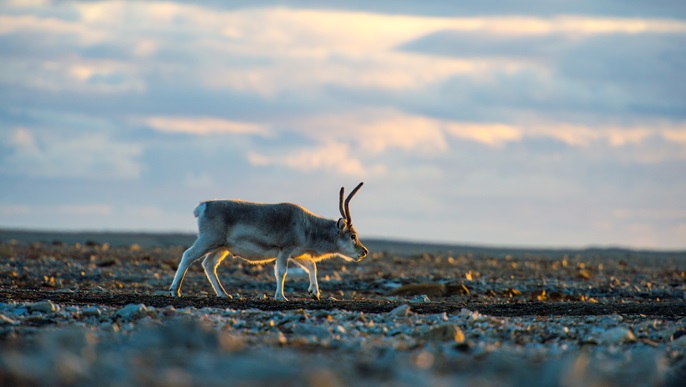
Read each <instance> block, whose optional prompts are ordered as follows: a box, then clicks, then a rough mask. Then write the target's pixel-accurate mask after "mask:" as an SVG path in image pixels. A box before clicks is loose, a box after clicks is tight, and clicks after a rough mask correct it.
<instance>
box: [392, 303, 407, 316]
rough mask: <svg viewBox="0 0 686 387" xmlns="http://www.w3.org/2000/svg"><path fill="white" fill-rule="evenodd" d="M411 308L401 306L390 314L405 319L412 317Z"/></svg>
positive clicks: (405, 305)
mask: <svg viewBox="0 0 686 387" xmlns="http://www.w3.org/2000/svg"><path fill="white" fill-rule="evenodd" d="M410 312H411V311H410V306H409V305H407V304H403V305H400V306H398V307H396V308H395V309H393V310H391V311H390V312H388V314H390V315H391V316H396V317H405V316H409V315H410Z"/></svg>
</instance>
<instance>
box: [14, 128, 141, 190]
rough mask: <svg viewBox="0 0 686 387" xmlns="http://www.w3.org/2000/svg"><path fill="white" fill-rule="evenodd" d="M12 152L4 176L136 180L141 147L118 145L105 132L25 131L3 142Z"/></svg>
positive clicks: (22, 130)
mask: <svg viewBox="0 0 686 387" xmlns="http://www.w3.org/2000/svg"><path fill="white" fill-rule="evenodd" d="M6 143H7V145H9V147H10V149H11V151H10V152H9V154H7V155H5V156H4V157H3V163H2V167H1V168H0V171H1V172H2V173H3V174H5V175H26V176H31V177H36V178H67V179H93V180H107V179H117V180H120V179H136V178H138V177H139V176H140V174H141V166H140V165H139V163H138V162H137V160H136V159H137V158H138V157H139V156H140V155H141V153H142V151H143V148H142V146H141V145H138V144H133V143H124V142H118V141H116V140H115V139H113V138H111V137H109V136H108V135H106V134H105V133H86V134H80V135H74V136H65V137H63V136H60V135H59V134H57V133H54V132H52V133H51V132H50V131H40V137H37V136H36V134H35V133H34V132H33V131H31V130H30V129H27V128H18V129H15V130H14V131H13V134H12V135H11V137H10V140H9V141H6Z"/></svg>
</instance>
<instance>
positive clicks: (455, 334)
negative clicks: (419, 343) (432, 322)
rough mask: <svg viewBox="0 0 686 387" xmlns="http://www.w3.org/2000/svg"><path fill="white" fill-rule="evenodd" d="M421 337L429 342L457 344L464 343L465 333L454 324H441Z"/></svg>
mask: <svg viewBox="0 0 686 387" xmlns="http://www.w3.org/2000/svg"><path fill="white" fill-rule="evenodd" d="M421 337H422V338H423V339H425V340H429V341H450V342H454V343H456V344H459V343H463V342H464V332H462V329H460V328H459V327H458V326H457V325H454V324H441V325H438V326H436V327H432V328H431V329H429V331H428V332H426V333H424V334H423V335H422V336H421Z"/></svg>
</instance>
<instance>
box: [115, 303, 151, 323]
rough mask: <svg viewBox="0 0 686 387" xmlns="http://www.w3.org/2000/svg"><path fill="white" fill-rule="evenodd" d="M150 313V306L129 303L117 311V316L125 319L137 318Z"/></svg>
mask: <svg viewBox="0 0 686 387" xmlns="http://www.w3.org/2000/svg"><path fill="white" fill-rule="evenodd" d="M147 315H148V308H147V307H146V306H145V305H143V304H128V305H126V306H125V307H123V308H121V309H119V310H118V311H117V316H118V317H120V318H121V319H122V320H124V321H130V320H137V319H140V318H143V317H145V316H147Z"/></svg>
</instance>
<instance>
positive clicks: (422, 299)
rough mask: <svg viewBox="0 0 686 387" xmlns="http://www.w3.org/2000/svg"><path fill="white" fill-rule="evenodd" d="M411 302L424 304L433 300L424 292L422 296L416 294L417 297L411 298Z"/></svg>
mask: <svg viewBox="0 0 686 387" xmlns="http://www.w3.org/2000/svg"><path fill="white" fill-rule="evenodd" d="M410 302H412V303H415V304H422V303H425V302H431V300H430V299H429V296H427V295H426V294H422V295H420V296H416V297H414V298H412V299H411V300H410Z"/></svg>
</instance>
